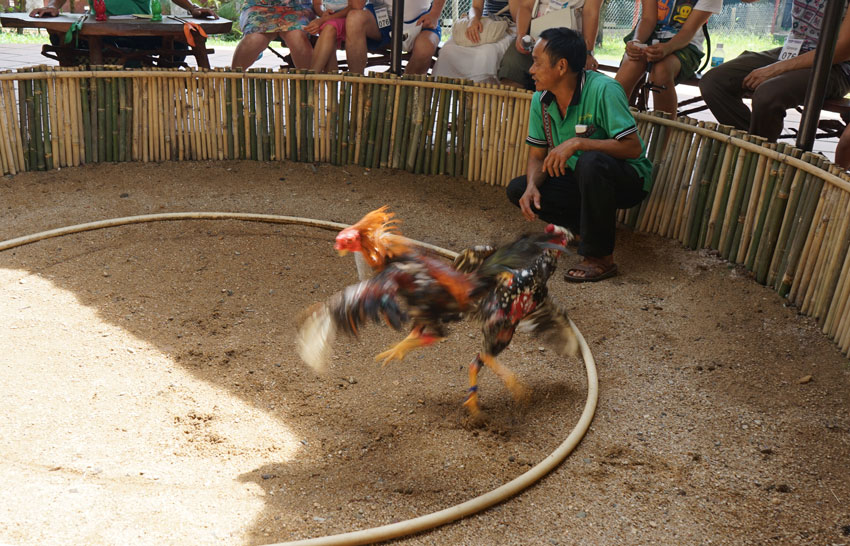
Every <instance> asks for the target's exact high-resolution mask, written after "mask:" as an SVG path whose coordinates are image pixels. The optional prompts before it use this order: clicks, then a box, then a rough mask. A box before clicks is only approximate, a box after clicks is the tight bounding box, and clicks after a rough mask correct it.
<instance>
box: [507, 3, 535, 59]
mask: <svg viewBox="0 0 850 546" xmlns="http://www.w3.org/2000/svg"><path fill="white" fill-rule="evenodd" d="M508 6H509V8H510V11H511V16H512V17H513V18H514V21H516V42H514V47H516V49H517V51H519V52H520V53H522V54H524V55H530V54H531V52H530V51H526V50H525V49H523V47H522V37H523V36H525V35H526V34H528V30H529V29H530V28H531V15H532V13H531V10H532V8H534V0H508Z"/></svg>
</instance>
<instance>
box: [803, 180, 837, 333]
mask: <svg viewBox="0 0 850 546" xmlns="http://www.w3.org/2000/svg"><path fill="white" fill-rule="evenodd" d="M829 193H830V198H829V199H828V201H827V206H826V208H825V211H824V224H825V229H824V230H823V238H822V239H821V241H820V244H819V245H818V246H817V247H815V249H813V250H816V251H817V252H813V253H812V254H810V255H809V256H810V258H812V262H813V265H812V268H811V278H810V282H809V284H808V285H807V287H806V292H805V295H804V296H803V301H802V304H801V305H800V310H801V311H802V312H803V313H804V314H807V315H810V316H814V318H815V319H817V318H819V317H817V316H815V315H814V311H815V309H814V307H815V305H816V303H817V296H818V293H819V292H820V288H821V285H822V282H823V279H824V274H823V270H824V267H825V265H826V261H827V257H828V255H829V248H830V241H831V240H832V238H833V237H834V234H835V231H836V229H837V227H838V224H839V220H838V218H837V211H838V209H839V208H840V206H841V202H842V201H843V198H844V197H845V196H846V195H847V193H846V192H842V191H836V190H833V189H832V188H830V189H829Z"/></svg>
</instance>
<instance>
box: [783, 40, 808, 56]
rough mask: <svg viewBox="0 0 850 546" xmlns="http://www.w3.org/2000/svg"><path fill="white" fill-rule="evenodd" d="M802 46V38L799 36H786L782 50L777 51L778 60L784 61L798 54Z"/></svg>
mask: <svg viewBox="0 0 850 546" xmlns="http://www.w3.org/2000/svg"><path fill="white" fill-rule="evenodd" d="M802 47H803V40H801V39H799V38H787V39H786V40H785V45H784V46H782V51H780V52H779V60H780V61H784V60H787V59H793V58H794V57H796V56H797V55H799V54H800V49H801V48H802Z"/></svg>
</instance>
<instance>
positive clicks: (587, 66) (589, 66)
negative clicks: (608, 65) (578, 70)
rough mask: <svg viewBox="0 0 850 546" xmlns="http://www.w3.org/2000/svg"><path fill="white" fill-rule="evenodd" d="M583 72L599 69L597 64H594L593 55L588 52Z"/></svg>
mask: <svg viewBox="0 0 850 546" xmlns="http://www.w3.org/2000/svg"><path fill="white" fill-rule="evenodd" d="M584 68H585V70H596V69H597V68H599V63H598V62H596V59H595V58H594V57H593V53H591V52H590V51H588V52H587V59H585V61H584Z"/></svg>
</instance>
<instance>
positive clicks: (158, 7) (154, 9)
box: [151, 0, 162, 21]
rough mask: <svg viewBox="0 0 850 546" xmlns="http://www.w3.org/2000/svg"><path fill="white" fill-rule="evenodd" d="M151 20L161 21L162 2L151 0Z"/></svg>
mask: <svg viewBox="0 0 850 546" xmlns="http://www.w3.org/2000/svg"><path fill="white" fill-rule="evenodd" d="M151 21H162V3H161V2H160V1H159V0H151Z"/></svg>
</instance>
